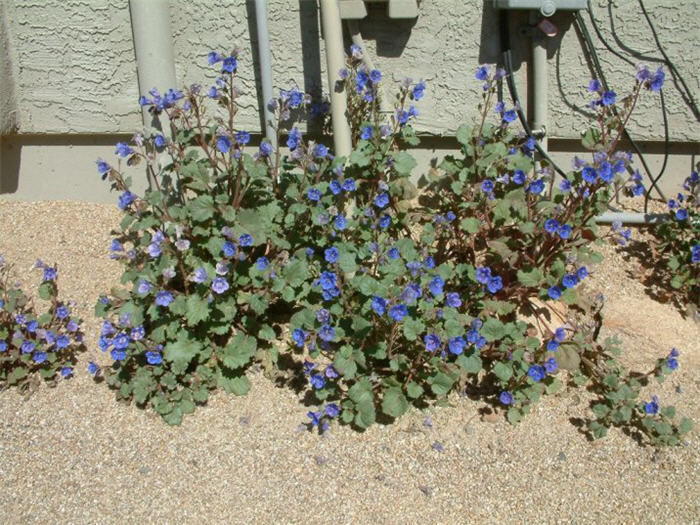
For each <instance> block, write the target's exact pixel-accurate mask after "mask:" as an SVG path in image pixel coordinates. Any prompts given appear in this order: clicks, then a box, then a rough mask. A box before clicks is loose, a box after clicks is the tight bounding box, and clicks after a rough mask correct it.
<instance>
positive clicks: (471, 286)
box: [96, 48, 687, 443]
mask: <svg viewBox="0 0 700 525" xmlns="http://www.w3.org/2000/svg"><path fill="white" fill-rule="evenodd" d="M351 51H352V52H351V55H350V57H349V59H348V63H347V67H346V69H344V70H343V71H342V72H341V78H342V79H343V80H342V82H341V84H342V86H341V87H342V88H344V89H345V90H346V91H347V93H348V112H349V117H350V119H349V120H350V122H351V126H352V144H353V151H352V153H351V154H350V155H349V156H348V158H344V157H335V156H333V154H332V152H331V151H330V149H329V148H328V147H327V146H325V145H324V144H323V143H321V142H319V141H317V140H308V139H307V138H306V137H305V136H304V134H303V132H302V131H301V129H300V128H299V127H297V126H295V125H294V123H293V118H292V117H293V116H295V115H298V114H300V113H303V112H304V111H305V110H306V109H307V107H308V105H309V102H310V101H309V97H307V96H305V95H304V94H303V93H301V92H300V91H298V90H296V89H291V90H289V91H282V92H281V94H280V96H279V97H278V98H277V99H275V100H272V101H270V103H269V107H270V109H271V110H272V112H273V113H274V116H275V122H274V123H273V124H274V126H275V128H276V130H277V136H276V142H277V144H279V145H281V143H282V142H283V140H284V138H285V137H286V144H285V145H286V146H287V148H288V150H289V154H288V155H282V153H281V149H280V148H279V147H274V146H273V145H272V144H271V143H269V142H267V141H263V142H261V143H260V145H259V146H256V147H253V146H251V145H250V135H249V134H248V133H247V132H246V131H244V130H241V129H239V128H237V126H236V123H235V115H236V103H235V99H236V97H237V96H238V95H239V91H238V88H237V87H236V84H235V72H236V69H237V66H238V64H237V60H236V56H235V54H232V55H230V56H227V57H224V56H222V55H219V54H218V53H215V52H213V53H211V54H210V57H209V61H210V63H211V64H216V65H217V67H218V64H221V74H220V76H219V77H218V78H217V80H216V82H215V84H214V85H213V86H211V87H210V88H208V89H206V88H203V87H202V86H200V85H194V86H192V87H190V88H189V89H188V90H186V91H185V92H179V91H173V90H171V91H169V92H168V93H167V94H165V95H162V96H161V95H160V94H159V93H157V92H155V91H152V92H151V93H150V97H142V99H141V102H142V104H143V105H146V106H148V107H150V108H151V111H153V112H154V113H164V114H166V115H167V116H168V118H169V122H170V128H171V129H170V136H171V138H166V136H165V135H164V134H162V133H153V134H151V135H150V136H143V135H140V134H139V135H136V136H135V137H134V139H133V141H132V142H131V143H130V144H126V143H122V144H119V145H118V146H117V154H118V155H119V156H121V157H123V158H126V159H127V163H128V164H136V163H139V162H142V163H144V164H145V165H146V169H147V171H148V174H149V181H150V183H151V188H150V189H149V190H148V191H146V193H145V194H144V196H143V197H138V196H136V195H134V194H133V193H131V191H130V190H129V186H130V180H129V179H128V178H125V177H124V176H123V175H122V173H121V172H120V170H119V169H117V168H115V167H112V166H110V165H108V164H107V163H105V162H104V161H99V162H98V169H99V171H100V172H101V173H103V174H104V176H105V177H107V178H109V180H110V181H111V183H112V185H113V187H114V188H115V189H117V190H119V191H120V192H122V193H121V196H120V197H119V205H120V207H121V208H122V209H123V210H124V213H125V216H124V220H123V221H122V224H121V230H120V231H119V232H117V237H116V238H115V239H114V241H113V243H112V250H113V252H114V257H115V258H117V259H119V260H120V261H121V262H122V263H123V264H124V273H123V276H122V283H123V284H124V287H123V288H118V289H114V290H113V291H112V293H111V294H110V296H109V297H107V296H105V297H103V298H102V299H101V300H100V301H99V303H98V305H97V307H96V308H97V312H98V314H99V315H100V316H102V317H104V318H105V321H104V325H103V329H102V337H101V339H100V346H101V347H102V349H103V350H104V351H110V353H111V356H112V358H113V360H114V363H113V364H112V366H111V367H110V368H108V369H106V370H105V371H104V374H105V375H106V379H107V382H108V383H109V384H110V385H111V386H112V387H114V388H116V389H118V392H119V396H120V397H122V398H126V399H133V400H134V401H135V402H136V403H138V404H140V405H144V406H151V407H153V409H155V410H156V411H157V412H159V413H160V414H161V415H162V416H163V417H164V418H165V419H166V421H168V422H169V423H173V424H175V423H179V422H180V421H181V419H182V415H183V414H185V413H188V412H191V411H192V410H194V408H195V405H196V404H197V403H203V402H205V401H206V399H207V397H208V394H209V392H210V391H211V390H212V389H214V388H224V389H225V390H227V391H231V392H234V393H237V394H243V393H246V392H247V391H248V388H249V383H248V380H247V378H246V376H245V370H246V368H247V367H248V366H249V365H250V364H251V363H253V362H254V361H256V360H257V361H260V362H261V363H262V364H263V366H264V367H265V369H266V370H267V371H268V372H269V373H270V374H272V375H277V373H278V371H279V361H278V357H279V353H280V352H284V353H285V354H286V356H285V357H287V358H288V357H292V358H294V359H297V360H298V361H300V362H301V363H300V374H301V373H303V375H304V377H306V384H307V385H308V386H307V388H308V391H309V393H310V394H311V399H312V400H314V404H317V405H318V407H317V409H314V410H311V411H310V412H309V414H308V415H309V417H310V426H311V427H318V428H320V429H321V430H324V429H326V428H327V427H328V425H329V424H330V422H331V421H333V420H339V421H340V422H342V423H346V424H351V425H353V426H355V427H356V428H367V427H368V426H370V425H372V424H373V423H375V422H376V421H385V422H386V421H391V420H392V419H395V418H398V417H400V416H401V415H402V414H403V413H405V412H406V411H407V410H408V409H409V407H410V406H412V405H413V406H417V407H424V406H427V405H429V404H432V403H444V402H445V401H446V399H447V396H448V395H449V394H450V393H451V392H454V391H466V392H469V393H472V394H474V395H477V396H480V397H482V398H484V399H487V400H489V401H491V402H493V403H494V404H496V405H500V406H502V407H503V408H504V409H505V411H506V414H507V418H508V420H509V421H510V422H512V423H516V422H518V421H520V420H521V419H522V418H523V417H524V416H525V415H526V414H527V413H528V412H529V411H530V410H531V408H532V406H533V405H534V403H536V402H537V401H538V400H539V399H540V398H541V397H542V396H544V395H550V394H554V393H556V392H557V391H559V390H560V389H561V388H562V387H564V386H566V385H584V384H585V385H588V387H589V388H590V389H591V390H594V391H596V392H598V393H599V394H600V395H601V396H603V397H602V398H601V399H602V400H601V402H600V403H599V404H600V405H601V406H605V407H606V409H607V412H606V411H604V410H603V409H602V408H596V409H595V410H597V412H595V415H596V417H597V419H596V421H595V422H592V423H591V425H590V427H589V430H590V432H591V434H592V435H594V436H600V435H603V433H604V431H603V430H602V429H604V428H607V427H609V426H610V425H613V424H623V423H624V424H628V425H636V427H637V428H638V429H639V430H640V431H641V432H643V433H645V434H646V435H648V436H650V439H652V441H653V442H668V443H671V442H673V443H675V442H677V441H678V438H679V437H680V436H681V435H682V434H683V433H684V432H686V431H687V423H685V422H684V423H681V424H680V426H673V425H671V423H670V421H671V418H672V416H673V414H671V413H670V412H669V411H668V410H664V411H649V410H646V409H645V408H644V407H642V410H643V412H639V410H638V407H636V406H635V409H634V410H635V411H633V414H634V417H632V415H630V416H629V417H626V416H627V409H628V408H629V406H628V405H625V407H623V408H620V407H619V406H618V404H619V402H622V401H621V400H623V399H624V400H627V399H633V398H636V394H635V395H634V396H631V397H627V394H625V395H624V396H623V395H622V394H620V393H619V390H620V388H621V387H620V385H626V387H627V388H628V389H630V391H632V392H635V393H638V388H637V387H638V381H637V380H636V379H635V380H631V379H629V377H628V375H627V372H626V371H624V370H623V369H622V368H621V367H620V366H619V365H617V363H616V362H615V361H614V359H612V357H611V356H612V355H614V353H615V351H614V349H613V348H611V347H610V345H600V344H598V343H597V341H596V339H597V332H598V330H599V328H600V322H599V313H598V312H597V311H595V310H594V308H593V307H592V302H591V300H590V297H589V296H590V294H588V293H586V292H584V291H582V288H585V284H583V283H585V281H586V280H587V278H588V276H589V275H590V273H591V272H592V271H594V265H596V264H598V263H600V262H601V260H602V258H601V256H600V254H599V253H597V252H596V251H595V250H594V244H595V242H597V241H599V240H600V237H599V234H598V231H597V229H596V226H595V221H594V217H595V215H597V214H599V213H600V212H602V211H603V210H605V209H606V207H607V205H608V203H609V202H610V200H611V199H612V198H613V197H614V195H615V192H616V191H617V190H618V189H619V188H620V187H622V186H624V187H627V188H628V189H629V190H630V191H631V192H632V193H635V194H641V193H642V192H643V186H642V185H641V182H640V177H639V175H638V172H635V171H634V170H633V169H632V167H631V155H630V154H628V153H626V152H619V151H617V146H618V144H619V140H620V136H621V133H622V127H623V126H624V124H625V123H626V121H627V119H629V116H630V114H631V112H632V110H633V108H634V106H635V104H636V101H637V99H638V97H639V96H640V94H641V93H642V91H643V89H645V88H647V89H651V90H654V86H655V85H656V84H654V85H652V79H651V77H650V78H640V77H639V76H638V79H637V83H636V85H635V87H634V89H633V92H632V94H631V95H629V96H628V97H625V98H624V99H622V100H621V101H620V102H619V103H618V98H617V95H616V94H615V93H614V92H612V91H603V90H602V89H601V87H600V85H599V84H598V83H596V82H595V81H593V82H591V85H590V92H591V93H592V94H593V96H594V99H593V101H592V102H591V107H592V108H593V109H595V111H596V114H597V119H596V125H595V126H594V127H592V128H591V129H590V130H588V131H587V132H586V133H585V134H584V135H583V145H584V147H586V148H588V149H589V150H591V158H590V159H589V160H585V159H579V158H576V159H575V160H574V163H573V169H572V170H571V171H570V172H569V173H567V174H566V176H565V177H563V178H560V179H558V180H557V179H556V178H555V176H554V171H553V169H552V167H551V166H548V165H547V163H546V162H536V160H535V157H534V150H535V142H534V139H533V138H532V137H528V136H526V135H525V134H523V133H522V132H519V131H517V130H516V129H515V124H514V121H515V120H516V118H517V113H516V108H507V107H506V106H505V105H504V104H503V102H499V101H497V100H496V98H497V86H498V83H499V82H500V81H501V80H502V78H503V76H504V72H503V71H501V70H497V69H496V70H494V69H490V68H488V67H482V68H480V69H479V70H478V72H477V74H476V78H477V79H478V80H479V81H480V82H481V84H482V92H483V100H482V104H481V106H480V110H481V116H480V118H479V120H478V121H477V123H476V125H475V126H466V125H465V126H461V127H460V128H459V130H458V131H457V140H458V141H459V144H460V151H459V152H458V153H456V154H454V155H449V156H447V157H446V158H445V159H443V160H442V161H441V162H438V163H436V164H435V165H434V167H433V168H432V169H431V170H430V172H429V174H428V175H427V176H426V177H423V178H422V180H421V181H420V184H419V186H420V189H419V188H418V187H416V185H414V183H413V182H412V179H411V177H410V176H411V174H412V172H413V170H414V168H415V167H416V165H417V163H416V160H415V159H414V158H413V157H412V155H411V154H410V153H409V151H408V148H407V146H415V145H417V144H418V143H419V139H418V137H417V136H416V133H415V130H414V128H413V125H412V124H413V121H414V119H415V118H416V117H417V115H418V110H417V109H416V103H417V102H418V101H419V100H420V99H421V98H422V97H423V96H424V93H425V89H426V85H425V83H424V82H423V81H419V82H412V81H410V80H406V81H404V82H402V84H401V87H400V89H399V92H398V94H397V95H396V97H395V98H394V100H393V113H392V114H391V115H389V116H386V115H384V114H382V113H381V112H380V109H379V108H380V104H379V97H380V90H379V85H380V83H381V82H382V74H381V72H379V71H378V70H368V69H367V68H366V66H364V64H363V62H362V51H361V50H360V49H358V48H353V49H352V50H351ZM212 106H213V107H212ZM164 159H165V160H164ZM640 188H641V191H640ZM586 316H588V317H589V318H591V317H592V318H594V319H595V320H596V322H594V323H593V328H591V327H590V326H588V325H587V324H586V322H584V321H582V320H581V319H582V318H583V319H585V318H586ZM596 323H597V324H596ZM285 343H287V344H285ZM674 359H675V357H674ZM676 363H677V362H676ZM657 369H658V370H662V371H664V373H665V370H666V369H665V368H663V367H662V368H659V367H657ZM612 378H614V381H613V379H612ZM625 392H626V391H625ZM625 402H626V401H625ZM616 403H617V404H616ZM620 411H622V416H618V415H617V414H618V413H619V412H620ZM623 416H624V417H623ZM659 417H661V418H664V419H663V423H664V425H671V426H670V430H668V429H667V427H666V426H664V425H661V424H660V423H659V424H657V423H655V422H650V421H656V419H654V418H657V419H658V418H659ZM667 430H668V431H667ZM669 436H672V438H671V437H669Z"/></svg>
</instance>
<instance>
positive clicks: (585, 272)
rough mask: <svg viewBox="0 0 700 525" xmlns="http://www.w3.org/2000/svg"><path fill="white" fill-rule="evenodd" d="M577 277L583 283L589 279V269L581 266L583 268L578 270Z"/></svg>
mask: <svg viewBox="0 0 700 525" xmlns="http://www.w3.org/2000/svg"><path fill="white" fill-rule="evenodd" d="M576 277H578V279H579V280H581V281H583V280H584V279H585V278H586V277H588V269H587V268H586V267H585V266H581V268H579V269H578V270H576Z"/></svg>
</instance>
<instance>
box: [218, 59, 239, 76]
mask: <svg viewBox="0 0 700 525" xmlns="http://www.w3.org/2000/svg"><path fill="white" fill-rule="evenodd" d="M236 67H238V63H237V62H236V57H226V58H224V62H223V64H221V71H226V72H227V73H233V72H234V71H236Z"/></svg>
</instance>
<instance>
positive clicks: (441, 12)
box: [0, 0, 700, 196]
mask: <svg viewBox="0 0 700 525" xmlns="http://www.w3.org/2000/svg"><path fill="white" fill-rule="evenodd" d="M268 3H269V25H270V40H271V48H272V63H273V69H274V71H273V78H274V81H275V84H276V86H277V87H288V86H290V85H297V86H299V87H301V88H304V89H306V90H308V91H313V92H319V91H320V90H321V89H323V90H324V91H325V90H326V75H325V71H324V68H325V58H324V44H323V39H322V38H321V37H322V35H321V30H320V27H319V16H318V11H317V3H316V0H268ZM608 3H609V1H608V0H593V2H592V4H593V8H594V12H595V16H596V18H597V20H598V21H599V23H600V25H601V27H602V30H603V32H604V34H605V36H606V37H607V38H608V40H609V41H610V42H612V43H615V39H614V38H613V35H612V34H611V33H610V27H611V25H610V21H611V18H610V14H612V15H613V21H614V23H615V29H616V30H617V33H616V36H617V38H619V40H620V41H621V42H622V43H623V44H625V45H628V46H630V47H633V48H635V49H638V50H640V51H642V52H644V53H646V54H648V55H651V56H656V57H658V56H659V53H658V50H657V48H656V44H655V43H654V40H653V38H652V35H651V31H650V30H649V29H648V26H647V25H646V23H645V21H644V19H643V18H642V16H641V14H640V12H639V9H638V4H637V0H614V1H613V2H612V5H613V7H612V8H611V10H610V11H611V13H609V12H608V9H607V8H606V7H607V5H608ZM0 4H1V9H2V12H1V13H2V15H3V16H2V18H3V21H2V23H1V24H0V44H3V43H4V44H5V45H3V46H2V48H0V88H2V94H1V95H0V101H1V102H2V103H3V106H2V112H3V115H2V119H1V120H0V124H3V125H4V126H5V128H4V129H8V127H9V126H8V125H7V123H8V122H10V121H11V123H12V125H16V128H17V131H18V132H19V135H18V136H14V137H12V138H11V139H10V138H5V139H4V142H5V145H4V146H3V151H4V152H5V153H6V154H7V153H8V148H19V149H22V148H23V147H24V146H26V150H24V151H23V153H22V155H24V156H26V159H25V161H24V162H19V161H18V160H17V158H16V157H17V156H18V155H19V153H18V152H17V151H15V150H13V151H14V153H12V154H11V155H10V157H9V160H8V157H7V155H5V156H4V157H2V166H3V171H5V172H7V171H8V170H9V169H10V168H12V166H14V167H16V168H17V169H19V170H20V175H21V177H24V178H25V179H26V180H29V179H31V178H36V177H38V175H37V174H36V173H33V172H32V173H29V172H28V170H29V169H30V166H34V165H36V163H37V162H39V160H41V162H44V154H43V153H41V154H40V153H39V150H38V149H33V148H39V147H40V146H41V144H43V143H44V142H42V140H43V139H41V137H42V136H46V137H47V138H46V141H45V144H46V145H53V146H56V145H57V144H58V145H61V144H64V145H71V147H73V146H75V148H77V149H75V150H73V151H72V153H69V152H68V151H66V152H63V153H62V155H63V154H64V156H65V157H66V158H68V157H70V158H73V159H74V160H75V162H76V163H74V165H72V166H70V169H69V168H68V167H61V166H58V167H54V169H55V171H56V174H55V177H56V178H58V179H59V180H61V178H65V177H69V176H74V177H84V176H86V174H87V173H91V174H92V173H94V172H93V171H92V170H93V169H94V164H93V163H92V159H94V157H95V156H97V155H93V156H91V157H90V158H89V162H88V156H89V153H88V152H92V153H98V155H103V154H105V153H103V151H105V152H106V153H109V152H108V151H106V150H108V147H107V146H106V145H103V144H102V142H105V141H106V142H109V140H107V139H106V138H105V140H102V139H100V140H97V142H98V143H99V144H97V145H91V143H90V141H88V143H82V142H80V143H75V144H73V143H71V140H70V137H71V136H75V134H87V135H91V136H98V135H100V134H109V135H112V136H114V135H115V134H125V133H132V132H133V131H135V130H137V129H138V128H140V126H141V118H140V112H139V108H138V105H137V103H136V101H137V98H138V95H139V89H138V84H137V79H136V65H135V61H134V49H133V43H132V35H131V25H130V15H129V8H128V1H127V0H0ZM646 5H647V8H648V10H649V11H650V13H651V14H652V17H653V20H654V23H655V25H656V28H657V30H658V34H659V38H660V40H661V42H662V43H663V45H664V46H665V49H666V51H667V52H668V54H669V55H670V56H671V58H672V59H673V60H674V62H675V64H676V67H677V68H678V70H679V71H680V72H681V74H682V75H683V76H684V78H685V79H686V81H687V82H688V84H689V87H690V89H691V90H693V92H694V93H695V94H697V93H698V92H699V91H700V90H699V89H698V87H700V75H698V69H697V63H698V61H699V60H700V50H699V49H700V48H699V47H698V31H697V26H698V21H699V20H700V16H699V15H698V8H699V7H700V1H699V0H646ZM384 11H385V10H384V8H382V7H381V6H375V7H371V8H370V16H369V17H368V18H366V19H364V20H362V21H361V22H360V28H361V31H362V34H363V36H364V38H365V42H366V50H367V52H368V53H369V54H370V55H371V56H372V58H373V60H374V62H375V64H376V65H377V66H378V67H379V68H381V69H382V70H383V72H384V78H385V79H386V80H387V84H390V83H392V82H398V81H399V80H400V79H401V78H403V77H404V76H407V75H408V76H411V77H413V78H424V79H426V80H427V81H428V86H429V89H428V92H427V94H426V97H425V99H424V100H423V101H421V103H420V106H419V108H420V111H421V115H420V117H419V120H418V125H417V127H418V128H419V130H420V131H422V132H424V133H431V134H436V135H447V136H449V135H450V134H451V133H453V132H454V130H455V129H456V127H457V126H458V125H459V124H460V123H461V122H463V121H467V120H470V119H471V118H473V116H474V115H475V113H476V106H477V104H478V101H479V93H478V85H477V83H476V82H475V81H474V80H473V75H474V70H475V68H476V66H477V65H478V64H479V63H482V62H495V61H496V59H497V53H498V22H497V17H496V13H495V12H494V10H493V9H492V8H491V1H490V0H423V1H422V2H421V6H420V16H419V17H418V19H417V20H409V21H396V20H390V19H388V18H387V17H386V15H385V14H384ZM552 20H553V22H554V23H556V24H557V25H558V26H559V28H560V34H559V36H558V37H557V38H554V39H551V40H550V41H549V55H550V60H549V65H550V67H549V115H550V119H549V134H550V137H552V138H561V139H572V138H577V137H578V136H579V131H580V130H581V129H582V127H583V125H584V123H585V116H584V115H583V114H582V113H581V112H580V110H581V109H582V108H583V106H584V105H585V103H586V101H587V98H586V93H585V88H584V87H583V86H584V84H586V83H587V79H588V78H589V77H590V72H589V69H588V65H587V62H586V60H585V57H584V55H583V53H582V51H581V45H580V43H579V37H578V35H577V34H576V32H575V31H574V29H573V27H572V25H571V23H572V20H573V18H572V15H571V14H570V13H565V12H559V13H557V14H556V15H555V16H554V17H553V18H552ZM526 21H527V17H526V16H525V15H520V16H516V17H515V18H514V19H513V23H512V26H513V27H512V31H511V32H512V40H513V47H514V59H515V63H516V66H517V69H518V70H517V72H516V77H517V81H518V84H519V86H520V91H521V93H520V95H521V97H522V99H523V101H525V100H527V92H526V86H527V81H526V75H527V60H528V57H529V40H528V39H527V38H525V37H521V36H519V33H518V31H519V29H520V27H519V25H520V24H522V23H524V22H526ZM171 22H172V27H173V32H174V35H173V39H174V51H175V57H176V64H175V66H176V73H177V78H178V82H179V83H181V84H188V83H191V82H195V81H202V80H205V81H208V82H210V81H211V80H212V79H213V78H214V76H215V72H214V71H212V70H211V69H209V68H208V66H207V65H206V53H207V52H208V51H209V50H211V49H220V50H224V49H228V48H231V47H233V46H239V47H240V50H241V51H240V63H241V68H240V83H241V85H242V86H243V88H244V89H245V90H246V92H247V93H246V95H245V96H244V97H242V98H241V99H240V101H241V104H242V110H241V113H240V114H239V117H238V119H239V120H238V122H239V123H240V126H241V127H243V128H246V129H248V130H249V131H253V132H255V131H257V130H259V129H260V118H259V116H258V107H259V106H258V98H257V97H258V93H257V91H256V89H258V88H256V75H255V66H254V64H253V63H252V57H253V56H254V46H255V44H256V43H255V42H254V41H251V32H252V33H253V34H254V31H255V30H254V26H255V22H254V18H253V3H252V0H249V1H248V2H246V1H245V0H172V1H171ZM594 38H595V36H594ZM595 40H596V45H597V46H598V52H599V54H600V58H601V61H602V63H603V67H604V68H605V70H606V72H607V75H608V78H609V80H610V82H611V83H612V84H613V87H614V88H615V89H616V90H617V91H618V93H624V92H625V90H626V89H627V88H629V87H630V86H631V84H632V83H633V73H634V71H633V68H632V67H631V66H629V65H627V64H625V63H624V62H622V61H621V60H619V59H618V58H616V57H614V56H613V55H612V54H611V53H610V52H608V51H607V50H605V49H604V47H603V46H602V44H600V42H599V41H598V40H597V39H595ZM667 86H668V87H667V88H666V90H665V93H666V98H667V108H668V112H669V118H670V124H671V125H670V131H671V138H672V140H673V141H674V142H682V143H685V149H684V152H685V153H686V154H687V153H693V152H695V151H697V147H696V146H697V141H698V138H699V137H700V125H699V124H698V123H697V122H696V121H695V119H694V118H693V116H692V114H691V112H690V111H689V110H688V108H687V106H686V105H685V103H684V102H683V101H682V99H681V97H680V95H679V94H678V92H677V90H676V89H675V88H674V87H673V86H672V83H671V82H670V75H669V82H668V84H667ZM651 95H652V96H647V97H645V98H644V100H643V101H642V103H641V104H640V107H639V108H638V110H637V112H636V113H635V116H634V117H633V119H632V122H631V123H630V131H631V132H632V134H633V135H634V136H635V138H637V139H638V140H640V141H660V140H662V139H663V130H662V127H661V113H660V110H659V107H658V95H653V94H651ZM9 102H12V103H11V104H10V103H9ZM7 108H12V109H13V110H16V111H15V112H14V113H12V118H11V119H10V118H8V115H9V112H8V110H7ZM57 136H60V137H62V138H60V139H58V140H56V139H54V138H51V137H57ZM23 137H25V138H23ZM27 137H28V138H27ZM66 137H68V138H66ZM112 138H113V137H112ZM8 140H9V141H10V142H9V143H8ZM110 140H111V139H110ZM74 142H75V141H74ZM688 143H695V145H692V144H691V145H690V146H688ZM8 144H9V145H8ZM56 147H57V146H56ZM66 147H67V146H66ZM92 147H94V148H97V149H90V148H92ZM78 150H80V151H82V152H84V155H85V159H82V157H79V156H76V151H78ZM32 151H34V152H35V153H33V154H32V155H39V157H41V159H39V160H37V159H38V158H35V157H34V156H30V152H32ZM53 151H56V152H58V151H59V150H57V149H55V150H53ZM79 158H80V160H78V159H79ZM683 163H684V164H683V165H685V163H686V161H685V160H684V161H683ZM9 165H12V166H10V167H9V168H8V166H9ZM76 170H77V171H76ZM88 170H89V171H88ZM682 171H683V172H686V173H687V169H683V170H682ZM71 174H73V175H71ZM11 175H12V176H14V177H15V178H16V177H17V175H18V174H17V173H13V174H11ZM681 175H682V174H679V177H680V176H681ZM21 177H20V178H21ZM5 179H7V174H6V175H5ZM76 180H79V178H78V179H76ZM2 184H3V183H2V181H1V180H0V186H2ZM20 186H21V184H20ZM8 187H9V188H10V189H9V190H8ZM12 188H14V190H13V189H12ZM3 191H4V192H5V193H7V192H8V191H14V193H17V192H18V191H19V190H18V189H17V184H14V186H13V185H12V184H11V183H8V182H7V180H6V181H5V183H4V190H0V193H1V192H3ZM18 195H20V196H21V195H27V194H26V192H25V193H23V192H19V193H18ZM32 195H34V194H32ZM41 195H43V194H41Z"/></svg>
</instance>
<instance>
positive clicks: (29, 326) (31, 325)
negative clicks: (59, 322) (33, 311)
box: [25, 306, 70, 333]
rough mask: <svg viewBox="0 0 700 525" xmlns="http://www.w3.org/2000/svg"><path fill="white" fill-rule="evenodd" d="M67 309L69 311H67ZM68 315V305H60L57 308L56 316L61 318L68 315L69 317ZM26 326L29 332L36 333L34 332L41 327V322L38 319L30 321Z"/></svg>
mask: <svg viewBox="0 0 700 525" xmlns="http://www.w3.org/2000/svg"><path fill="white" fill-rule="evenodd" d="M59 310H61V313H60V314H59V313H58V312H59ZM66 311H67V313H66ZM68 315H70V310H68V308H67V307H65V306H59V307H58V308H57V309H56V316H57V317H58V318H59V319H65V318H66V317H68ZM25 328H26V329H27V332H30V333H34V332H36V329H37V328H39V323H38V322H37V321H29V322H28V323H27V325H26V326H25Z"/></svg>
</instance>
